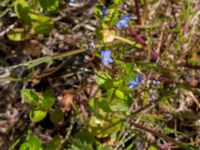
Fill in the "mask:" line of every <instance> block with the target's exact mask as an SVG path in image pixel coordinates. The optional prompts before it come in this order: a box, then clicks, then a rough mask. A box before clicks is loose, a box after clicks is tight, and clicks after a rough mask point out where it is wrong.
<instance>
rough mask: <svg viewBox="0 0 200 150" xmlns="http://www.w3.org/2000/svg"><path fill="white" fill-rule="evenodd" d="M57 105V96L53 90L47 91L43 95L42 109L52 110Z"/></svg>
mask: <svg viewBox="0 0 200 150" xmlns="http://www.w3.org/2000/svg"><path fill="white" fill-rule="evenodd" d="M54 103H55V96H54V94H53V92H52V91H51V90H47V91H45V92H44V94H43V100H42V105H41V108H43V109H47V110H48V109H50V108H51V107H52V106H53V105H54Z"/></svg>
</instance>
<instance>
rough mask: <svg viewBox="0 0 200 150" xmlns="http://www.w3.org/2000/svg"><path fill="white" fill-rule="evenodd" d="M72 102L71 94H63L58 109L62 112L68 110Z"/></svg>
mask: <svg viewBox="0 0 200 150" xmlns="http://www.w3.org/2000/svg"><path fill="white" fill-rule="evenodd" d="M72 103H73V95H70V94H65V95H64V97H63V98H62V99H61V100H60V101H59V104H60V109H61V110H62V111H63V112H68V111H70V110H71V106H72Z"/></svg>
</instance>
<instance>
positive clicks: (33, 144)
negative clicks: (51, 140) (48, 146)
mask: <svg viewBox="0 0 200 150" xmlns="http://www.w3.org/2000/svg"><path fill="white" fill-rule="evenodd" d="M20 150H42V145H41V143H40V139H39V138H38V137H37V136H35V135H34V136H31V137H30V138H29V139H28V141H27V142H25V143H23V144H22V145H21V146H20Z"/></svg>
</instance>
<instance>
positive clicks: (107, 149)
mask: <svg viewBox="0 0 200 150" xmlns="http://www.w3.org/2000/svg"><path fill="white" fill-rule="evenodd" d="M97 150H113V148H112V147H111V146H109V145H100V146H99V147H98V148H97Z"/></svg>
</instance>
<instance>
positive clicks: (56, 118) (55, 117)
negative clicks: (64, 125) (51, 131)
mask: <svg viewBox="0 0 200 150" xmlns="http://www.w3.org/2000/svg"><path fill="white" fill-rule="evenodd" d="M50 118H51V121H52V122H53V123H54V124H55V125H57V124H59V123H60V122H62V121H64V113H63V112H62V111H61V110H60V109H59V108H57V109H56V110H55V111H53V112H52V113H51V116H50Z"/></svg>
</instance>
